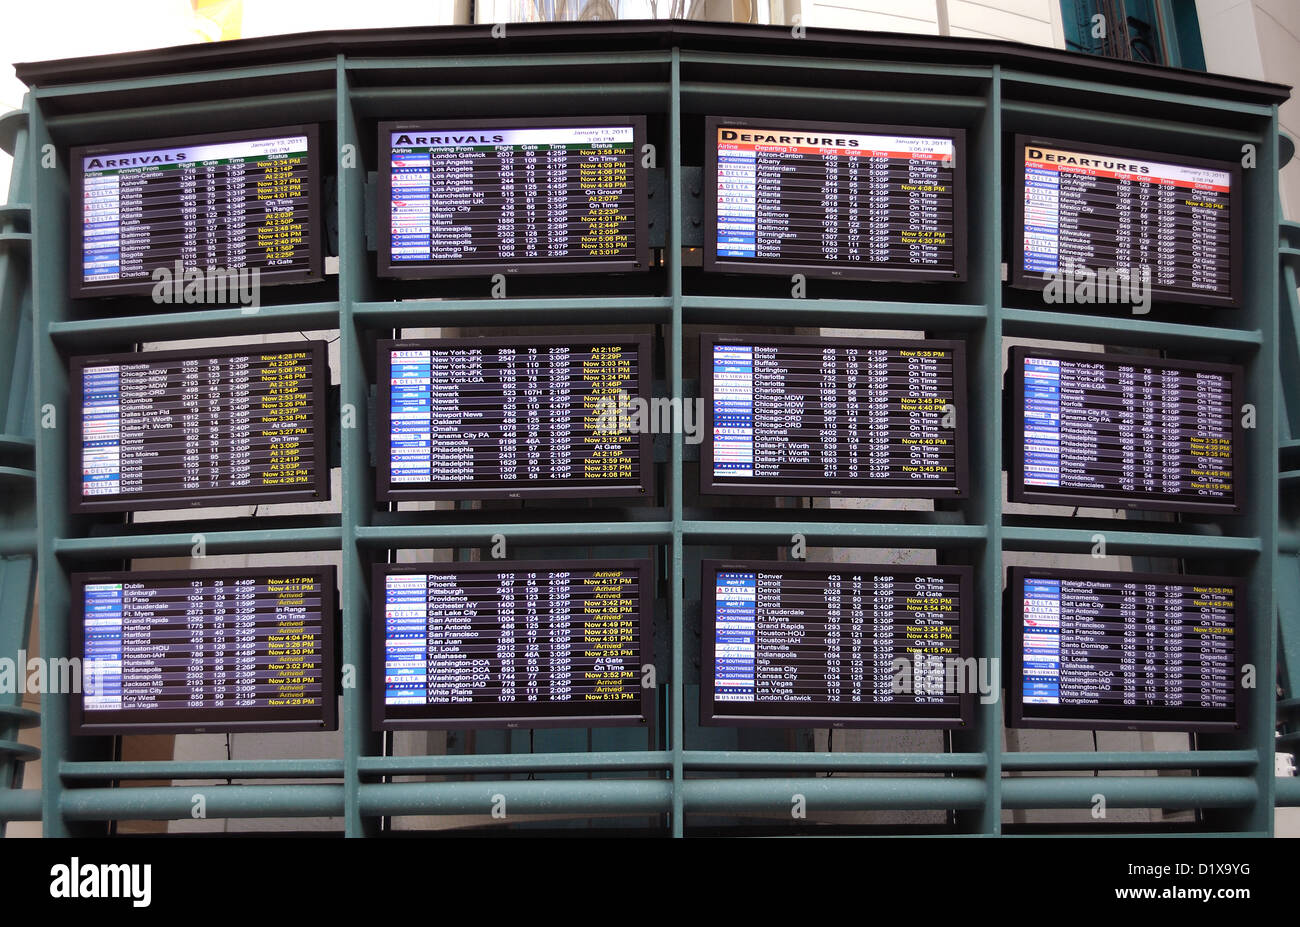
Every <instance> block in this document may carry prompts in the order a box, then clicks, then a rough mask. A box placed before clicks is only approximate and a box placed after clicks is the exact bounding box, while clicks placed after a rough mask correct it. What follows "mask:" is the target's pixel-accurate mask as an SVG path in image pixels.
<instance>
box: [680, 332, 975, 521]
mask: <svg viewBox="0 0 1300 927" xmlns="http://www.w3.org/2000/svg"><path fill="white" fill-rule="evenodd" d="M965 356H966V354H965V345H964V344H962V343H961V342H957V341H898V340H892V341H889V340H879V339H862V338H819V337H803V336H786V335H729V334H727V335H721V334H705V335H701V336H700V372H701V377H700V380H701V386H702V389H703V391H704V399H705V429H704V435H705V437H704V442H705V443H704V448H703V453H702V454H701V455H700V467H701V471H700V491H701V492H706V493H757V494H762V495H780V494H782V493H786V494H795V495H813V496H909V497H917V498H961V497H963V496H964V494H965V493H966V490H967V486H966V483H967V472H966V365H965Z"/></svg>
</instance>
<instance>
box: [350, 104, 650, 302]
mask: <svg viewBox="0 0 1300 927" xmlns="http://www.w3.org/2000/svg"><path fill="white" fill-rule="evenodd" d="M625 125H626V126H631V127H632V146H633V155H634V157H633V178H634V179H633V183H634V184H635V186H636V189H635V191H634V203H635V207H634V208H635V209H636V217H635V223H634V227H635V229H636V256H635V258H634V259H633V260H609V259H606V258H586V259H582V260H576V261H573V260H555V261H552V260H529V261H521V262H519V263H514V264H512V263H509V262H507V261H501V260H493V261H486V260H484V261H474V262H466V261H458V262H454V263H451V262H449V263H446V264H430V263H405V262H401V263H396V264H395V263H394V262H393V256H392V247H393V225H392V210H391V203H392V196H393V177H392V171H391V169H390V168H391V162H392V135H391V133H393V132H400V131H412V132H429V131H438V130H444V129H457V128H458V129H461V130H464V129H465V128H466V127H471V128H482V129H530V128H546V127H564V126H575V127H580V126H611V127H617V126H625ZM378 131H379V147H378V148H377V149H376V150H377V151H378V164H377V168H378V182H379V186H378V196H379V198H378V201H377V202H378V206H377V208H376V210H375V212H376V216H375V222H376V226H377V236H378V240H377V249H376V255H375V262H376V273H377V274H378V275H379V276H380V277H385V278H392V279H399V280H430V279H438V278H442V277H489V276H494V275H496V274H504V275H505V276H507V277H515V276H518V277H526V276H533V275H539V274H624V273H644V272H646V271H648V270H649V269H650V214H649V206H648V203H649V171H648V170H647V168H646V165H645V161H644V159H643V158H642V157H641V153H642V152H643V151H644V150H645V146H646V117H645V116H623V115H613V116H539V117H536V118H528V117H512V118H509V119H456V120H448V119H432V120H411V119H401V120H386V121H382V122H380V123H379V130H378Z"/></svg>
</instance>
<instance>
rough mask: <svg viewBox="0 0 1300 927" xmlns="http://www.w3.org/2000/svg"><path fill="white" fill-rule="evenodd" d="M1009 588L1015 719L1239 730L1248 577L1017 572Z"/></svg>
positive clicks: (1040, 723)
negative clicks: (1245, 580)
mask: <svg viewBox="0 0 1300 927" xmlns="http://www.w3.org/2000/svg"><path fill="white" fill-rule="evenodd" d="M1007 584H1008V597H1009V599H1010V604H1011V609H1010V614H1009V615H1008V621H1009V622H1010V625H1011V627H1010V634H1009V638H1010V642H1011V674H1010V677H1009V678H1008V680H1007V695H1008V698H1009V701H1008V712H1009V715H1010V720H1009V721H1008V724H1010V725H1011V726H1013V727H1027V728H1035V727H1043V728H1078V729H1083V730H1094V729H1109V728H1116V729H1122V730H1178V731H1219V730H1232V729H1233V728H1235V727H1237V726H1238V722H1239V720H1240V714H1239V712H1240V709H1241V702H1242V692H1241V691H1240V689H1239V679H1240V676H1239V673H1238V667H1239V664H1240V659H1241V655H1242V654H1243V653H1245V652H1246V650H1245V647H1246V642H1245V641H1244V640H1243V637H1244V631H1245V630H1246V627H1247V623H1246V621H1245V620H1243V616H1244V615H1245V614H1246V607H1245V602H1244V595H1243V594H1244V591H1245V584H1244V583H1243V582H1242V581H1241V580H1240V579H1231V578H1225V577H1220V576H1183V575H1180V574H1167V575H1162V574H1155V573H1118V572H1109V573H1107V572H1085V571H1076V570H1061V569H1038V568H1030V567H1012V568H1011V569H1010V570H1009V571H1008V578H1007Z"/></svg>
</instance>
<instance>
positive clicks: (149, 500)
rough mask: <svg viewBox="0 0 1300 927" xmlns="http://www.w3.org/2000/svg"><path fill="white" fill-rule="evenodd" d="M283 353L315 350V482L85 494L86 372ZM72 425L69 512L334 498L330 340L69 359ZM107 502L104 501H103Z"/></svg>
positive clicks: (313, 400)
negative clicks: (101, 366)
mask: <svg viewBox="0 0 1300 927" xmlns="http://www.w3.org/2000/svg"><path fill="white" fill-rule="evenodd" d="M280 351H310V352H311V363H312V372H313V386H312V393H311V402H312V430H313V431H314V432H315V433H314V434H313V435H312V440H313V442H314V448H313V451H314V455H315V456H314V459H313V461H312V474H311V479H310V481H309V482H308V483H307V484H306V485H304V486H301V487H296V488H293V489H280V488H275V487H271V488H268V489H260V490H259V489H252V488H248V489H245V488H237V487H232V488H229V489H222V490H209V491H207V492H197V493H196V492H191V491H188V490H181V491H178V492H154V493H151V494H149V495H145V494H143V493H141V494H139V497H138V498H137V497H135V496H128V495H124V494H122V493H119V494H117V495H116V496H111V497H91V498H90V499H89V500H87V498H86V497H84V496H82V494H81V470H82V462H81V451H82V441H83V440H84V435H83V433H82V425H83V414H84V392H83V391H84V389H85V381H84V378H83V377H82V371H83V370H85V368H86V367H90V366H95V365H98V364H138V363H142V362H144V363H147V362H152V361H154V360H164V361H166V360H176V359H182V358H200V359H203V358H209V357H236V356H239V355H250V356H251V355H253V354H261V353H273V352H280ZM68 378H69V383H70V384H71V390H70V396H69V410H68V411H69V416H68V418H69V426H70V428H71V429H72V430H71V434H72V435H73V436H75V437H74V440H71V441H69V442H68V449H67V453H68V510H69V511H70V512H74V513H87V512H143V511H157V510H180V511H184V510H189V509H195V508H203V507H211V506H223V505H272V504H276V503H281V502H323V501H326V500H328V499H329V498H330V466H329V439H328V433H329V428H328V425H327V420H328V415H327V409H326V396H327V394H328V389H329V379H330V368H329V353H328V345H327V343H326V342H324V341H287V342H276V343H275V344H264V345H253V346H251V347H250V346H246V345H223V346H220V347H210V348H184V349H175V350H166V351H133V352H127V353H120V354H84V355H77V356H75V357H71V358H69V359H68ZM100 500H102V501H100Z"/></svg>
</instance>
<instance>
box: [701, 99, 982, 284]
mask: <svg viewBox="0 0 1300 927" xmlns="http://www.w3.org/2000/svg"><path fill="white" fill-rule="evenodd" d="M728 127H735V128H742V129H810V130H813V131H823V130H824V131H828V132H835V131H840V132H851V133H854V134H868V135H869V134H872V133H877V132H879V133H893V134H898V135H915V136H917V137H919V138H950V139H951V140H952V141H953V146H954V151H955V153H956V158H955V161H956V164H955V165H954V170H953V252H952V259H953V269H952V270H950V271H942V270H933V269H929V268H924V269H917V270H905V269H902V268H896V267H890V268H880V267H870V266H867V267H864V266H862V265H861V264H848V263H841V264H816V263H812V264H802V263H799V262H797V261H792V262H788V263H787V262H784V261H781V262H773V261H759V260H757V259H755V260H748V259H741V260H737V259H736V258H723V257H719V256H718V235H717V226H718V145H717V131H718V129H719V128H728ZM704 148H705V150H704V190H703V196H704V251H703V254H702V261H703V269H704V272H705V273H725V274H764V275H772V274H780V275H783V276H790V275H792V274H803V275H804V276H806V277H813V278H818V279H829V280H875V281H908V282H911V283H961V282H963V281H965V280H966V278H967V272H968V269H967V247H968V246H967V238H968V232H967V227H966V209H967V206H966V186H967V176H966V175H967V170H966V130H965V129H962V128H938V127H931V126H900V125H874V124H869V123H854V122H793V121H790V120H786V119H756V118H750V117H738V116H705V117H704Z"/></svg>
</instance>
